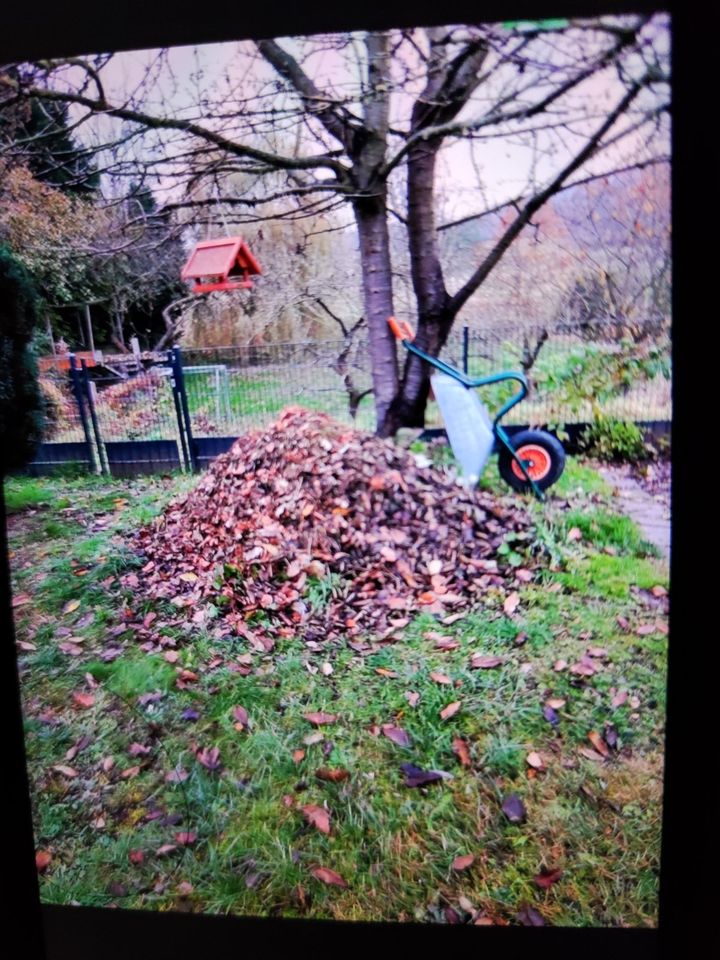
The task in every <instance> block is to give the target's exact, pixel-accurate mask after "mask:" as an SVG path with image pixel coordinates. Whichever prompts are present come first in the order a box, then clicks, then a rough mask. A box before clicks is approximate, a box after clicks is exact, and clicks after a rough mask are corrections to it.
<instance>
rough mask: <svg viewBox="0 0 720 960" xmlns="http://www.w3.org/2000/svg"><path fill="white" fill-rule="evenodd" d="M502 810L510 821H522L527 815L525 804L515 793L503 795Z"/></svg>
mask: <svg viewBox="0 0 720 960" xmlns="http://www.w3.org/2000/svg"><path fill="white" fill-rule="evenodd" d="M502 812H503V813H504V814H505V816H506V817H507V818H508V820H509V821H510V823H523V821H524V820H525V818H526V816H527V812H526V810H525V804H524V803H523V802H522V800H521V799H520V797H519V796H518V795H517V794H516V793H511V794H509V796H507V797H505V799H504V800H503V803H502Z"/></svg>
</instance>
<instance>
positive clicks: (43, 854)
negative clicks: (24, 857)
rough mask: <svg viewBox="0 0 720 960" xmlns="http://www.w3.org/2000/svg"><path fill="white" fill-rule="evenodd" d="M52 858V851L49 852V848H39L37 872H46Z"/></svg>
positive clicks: (36, 861) (36, 862)
mask: <svg viewBox="0 0 720 960" xmlns="http://www.w3.org/2000/svg"><path fill="white" fill-rule="evenodd" d="M51 860H52V854H51V853H49V852H48V851H47V850H38V851H37V853H36V854H35V867H36V868H37V872H38V873H45V871H46V870H47V868H48V867H49V866H50V861H51Z"/></svg>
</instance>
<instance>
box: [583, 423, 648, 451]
mask: <svg viewBox="0 0 720 960" xmlns="http://www.w3.org/2000/svg"><path fill="white" fill-rule="evenodd" d="M580 446H581V447H582V449H583V450H585V451H586V452H587V453H589V454H590V455H591V456H593V457H597V458H598V460H606V461H610V462H612V461H616V462H617V461H637V460H646V459H647V457H648V455H649V453H650V449H649V448H648V446H647V445H646V443H645V437H644V435H643V432H642V430H641V429H640V427H638V426H637V424H635V423H628V422H627V421H624V420H613V419H611V418H610V417H599V418H598V419H597V420H596V421H595V423H593V424H592V425H591V426H589V427H588V428H587V429H586V430H584V431H583V434H582V436H581V437H580Z"/></svg>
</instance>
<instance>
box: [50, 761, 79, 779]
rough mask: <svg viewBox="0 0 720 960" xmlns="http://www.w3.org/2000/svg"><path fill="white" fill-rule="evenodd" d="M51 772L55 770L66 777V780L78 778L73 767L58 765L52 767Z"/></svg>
mask: <svg viewBox="0 0 720 960" xmlns="http://www.w3.org/2000/svg"><path fill="white" fill-rule="evenodd" d="M53 770H57V772H58V773H61V774H62V775H63V776H64V777H67V778H68V780H72V779H74V778H75V777H77V776H79V774H78V772H77V770H76V769H75V768H74V767H68V766H66V765H65V764H64V763H58V764H56V765H55V766H54V767H53Z"/></svg>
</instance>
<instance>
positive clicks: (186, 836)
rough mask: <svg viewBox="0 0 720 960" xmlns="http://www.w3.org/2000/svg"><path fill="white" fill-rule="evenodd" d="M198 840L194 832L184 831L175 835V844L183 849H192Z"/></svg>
mask: <svg viewBox="0 0 720 960" xmlns="http://www.w3.org/2000/svg"><path fill="white" fill-rule="evenodd" d="M196 840H197V834H196V833H193V832H192V830H183V831H181V832H180V833H176V834H175V842H176V843H178V844H179V845H180V846H181V847H192V845H193V844H194V843H195V841H196Z"/></svg>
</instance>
